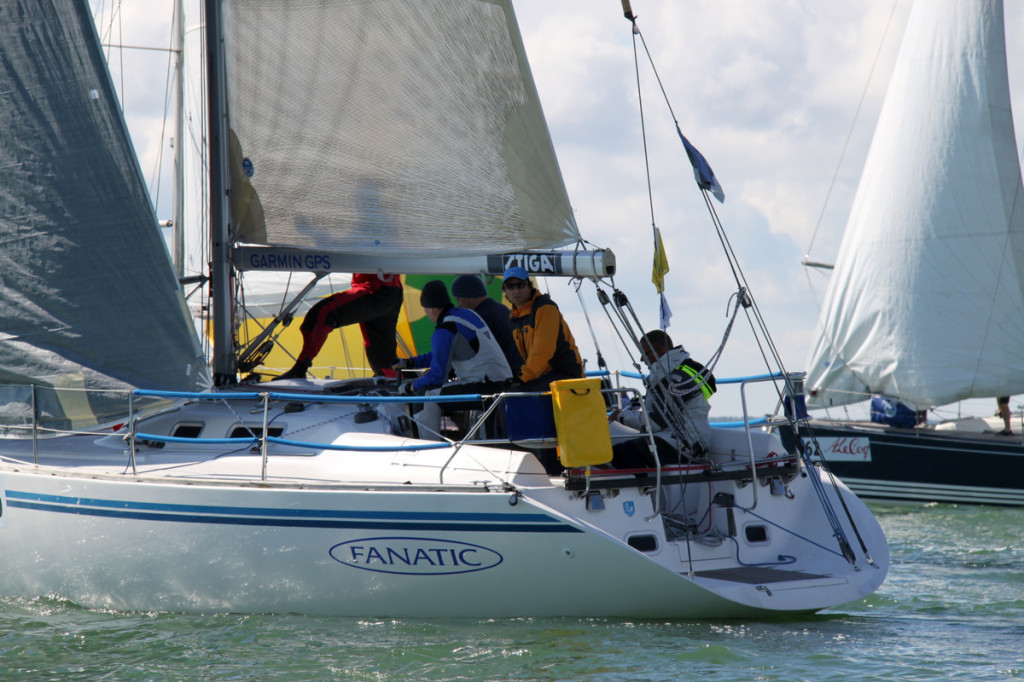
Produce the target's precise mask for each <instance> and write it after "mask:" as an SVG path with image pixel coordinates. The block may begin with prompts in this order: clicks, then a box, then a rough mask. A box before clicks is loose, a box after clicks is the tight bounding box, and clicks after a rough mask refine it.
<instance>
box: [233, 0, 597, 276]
mask: <svg viewBox="0 0 1024 682" xmlns="http://www.w3.org/2000/svg"><path fill="white" fill-rule="evenodd" d="M223 18H224V20H223V29H224V46H225V62H226V64H225V72H226V83H227V86H226V90H227V112H228V116H229V131H228V144H227V153H228V157H229V160H228V162H229V165H230V176H231V185H232V193H231V194H232V207H231V213H232V218H233V221H234V224H235V228H236V232H235V237H236V238H237V240H238V241H240V242H247V243H256V244H269V245H273V246H293V247H298V248H308V249H318V250H327V251H335V252H345V253H349V254H362V255H373V254H384V253H386V254H388V255H390V256H394V255H409V256H414V255H418V254H423V255H431V254H439V253H445V254H451V253H462V254H467V253H468V254H485V253H495V252H501V251H507V250H522V249H530V248H552V247H556V246H561V245H565V244H569V243H572V242H573V241H575V240H576V239H577V229H576V224H575V220H574V218H573V215H572V212H571V209H570V206H569V202H568V198H567V195H566V192H565V187H564V185H563V183H562V178H561V174H560V172H559V169H558V165H557V162H556V160H555V155H554V151H553V148H552V145H551V141H550V138H549V136H548V131H547V126H546V124H545V122H544V118H543V115H542V113H541V108H540V104H539V100H538V97H537V92H536V88H535V86H534V83H533V80H532V76H531V74H530V70H529V66H528V64H527V60H526V56H525V52H524V49H523V45H522V42H521V39H520V37H519V31H518V27H517V26H516V23H515V17H514V15H513V13H512V10H511V3H510V2H508V1H504V2H493V1H481V0H410V1H405V2H386V3H368V2H362V1H359V0H322V1H319V2H305V3H296V2H283V1H280V0H277V1H275V0H269V1H268V0H226V1H225V2H224V3H223Z"/></svg>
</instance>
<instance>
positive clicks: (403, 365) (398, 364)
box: [391, 358, 412, 372]
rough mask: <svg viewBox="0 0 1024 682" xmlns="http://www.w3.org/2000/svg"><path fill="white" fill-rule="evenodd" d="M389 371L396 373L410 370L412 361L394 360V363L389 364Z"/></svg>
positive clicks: (408, 359) (406, 359)
mask: <svg viewBox="0 0 1024 682" xmlns="http://www.w3.org/2000/svg"><path fill="white" fill-rule="evenodd" d="M391 369H393V370H395V371H396V372H400V371H402V370H403V369H412V360H411V359H410V358H395V361H394V362H393V363H392V364H391Z"/></svg>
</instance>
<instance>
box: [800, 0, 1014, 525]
mask: <svg viewBox="0 0 1024 682" xmlns="http://www.w3.org/2000/svg"><path fill="white" fill-rule="evenodd" d="M1022 337H1024V187H1022V184H1021V170H1020V164H1019V162H1018V157H1017V143H1016V140H1015V137H1014V128H1013V115H1012V112H1011V109H1010V92H1009V85H1008V79H1007V61H1006V43H1005V37H1004V26H1003V4H1002V2H1001V0H935V1H927V2H917V3H915V5H914V7H913V10H912V12H911V14H910V17H909V19H908V23H907V27H906V34H905V36H904V39H903V44H902V47H901V48H900V52H899V56H898V57H897V62H896V66H895V68H894V71H893V74H892V79H891V81H890V84H889V90H888V93H887V94H886V98H885V102H884V104H883V107H882V110H881V113H880V116H879V120H878V124H877V128H876V130H875V136H874V140H873V141H872V144H871V149H870V152H869V154H868V157H867V161H866V163H865V167H864V170H863V174H862V176H861V182H860V186H859V187H858V189H857V194H856V198H855V200H854V205H853V208H852V210H851V213H850V217H849V221H848V223H847V226H846V232H845V234H844V236H843V241H842V244H841V246H840V250H839V256H838V259H837V262H836V266H835V270H834V271H833V273H832V276H831V279H830V281H829V285H828V290H827V293H826V296H825V300H824V304H823V307H822V310H821V315H820V318H819V321H818V328H817V332H816V338H815V340H814V343H813V346H812V349H811V352H810V355H809V357H808V360H807V379H806V389H807V394H808V399H807V401H808V404H809V405H810V406H812V407H831V406H840V405H846V404H849V403H854V402H858V401H863V400H866V399H867V398H869V397H871V396H872V395H879V394H880V395H881V396H885V397H887V398H895V399H897V400H899V401H902V402H903V403H906V404H907V405H908V406H910V408H911V409H912V410H918V411H923V410H927V409H930V408H933V407H937V406H941V405H946V404H949V403H953V402H956V401H959V400H963V399H966V398H993V397H998V396H1012V395H1016V394H1019V393H1021V392H1024V345H1022V344H1021V343H1020V340H1021V338H1022ZM890 405H891V403H890ZM995 406H996V405H995V401H993V402H992V403H991V407H992V408H995ZM888 409H889V410H892V408H891V407H890V408H888ZM876 415H877V417H876ZM884 415H885V411H884V410H876V411H873V418H876V419H877V420H878V421H881V422H883V423H887V422H888V421H889V417H886V416H884ZM890 416H891V415H890ZM913 422H914V416H913V415H912V414H910V413H909V411H908V417H907V423H906V424H904V425H905V426H907V425H909V426H913ZM883 423H877V424H872V423H867V422H853V421H846V420H843V421H825V420H822V421H815V422H812V424H811V426H812V427H813V431H814V433H815V434H817V441H818V442H819V444H820V445H821V447H822V452H823V453H824V454H825V457H826V459H827V460H828V462H829V464H830V467H831V468H832V470H833V471H835V472H836V473H837V474H838V475H839V476H841V477H842V478H843V480H844V481H845V482H846V483H847V484H848V485H850V487H851V488H852V489H853V490H855V491H856V492H857V493H858V494H861V495H864V496H868V497H873V498H884V499H890V500H917V501H948V502H961V503H986V504H1003V505H1021V504H1024V467H1022V466H1021V464H1022V463H1024V446H1022V444H1021V439H1020V429H1021V425H1020V424H1015V425H1014V426H1013V429H1012V430H1013V431H1014V432H1015V433H1006V432H1005V429H1006V427H1005V424H1004V422H1003V421H1002V420H1001V419H996V418H992V417H989V418H987V419H986V418H970V419H957V420H948V421H945V422H942V423H939V424H937V425H932V426H928V425H926V424H921V423H919V424H918V425H917V428H912V429H907V428H896V427H895V426H886V425H883Z"/></svg>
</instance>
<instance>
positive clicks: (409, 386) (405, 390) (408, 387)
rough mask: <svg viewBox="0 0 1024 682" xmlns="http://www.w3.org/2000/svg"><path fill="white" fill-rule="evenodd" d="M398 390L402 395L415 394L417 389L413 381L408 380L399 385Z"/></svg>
mask: <svg viewBox="0 0 1024 682" xmlns="http://www.w3.org/2000/svg"><path fill="white" fill-rule="evenodd" d="M398 392H399V393H401V394H402V395H413V394H415V393H416V389H415V388H414V387H413V382H411V381H407V382H405V383H404V384H402V385H401V386H399V387H398Z"/></svg>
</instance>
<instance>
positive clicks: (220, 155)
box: [204, 0, 238, 386]
mask: <svg viewBox="0 0 1024 682" xmlns="http://www.w3.org/2000/svg"><path fill="white" fill-rule="evenodd" d="M204 7H205V10H206V45H207V50H206V54H207V62H206V82H207V103H208V107H209V113H208V116H209V133H210V256H211V257H210V261H211V263H210V286H211V298H212V306H213V359H212V360H213V383H214V385H215V386H223V385H225V384H231V383H234V382H235V381H236V373H237V369H238V367H237V359H236V358H235V349H234V334H233V329H232V320H231V307H232V306H231V290H232V286H231V280H232V277H231V264H230V256H231V243H230V229H229V228H230V226H229V214H228V203H227V200H226V199H227V192H228V191H229V189H230V182H229V180H228V175H227V171H228V169H227V163H226V160H227V158H228V153H227V141H228V135H227V130H226V127H227V120H226V117H225V116H224V103H225V102H226V99H227V98H226V96H225V91H224V65H223V64H224V58H223V57H224V41H223V36H222V29H221V16H220V9H221V8H220V0H205V4H204Z"/></svg>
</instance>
